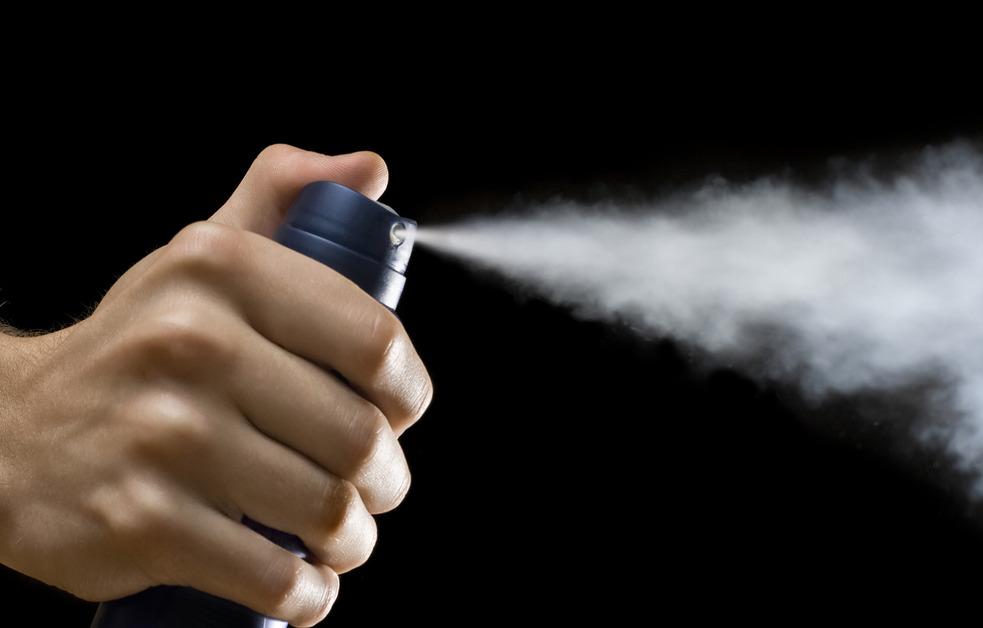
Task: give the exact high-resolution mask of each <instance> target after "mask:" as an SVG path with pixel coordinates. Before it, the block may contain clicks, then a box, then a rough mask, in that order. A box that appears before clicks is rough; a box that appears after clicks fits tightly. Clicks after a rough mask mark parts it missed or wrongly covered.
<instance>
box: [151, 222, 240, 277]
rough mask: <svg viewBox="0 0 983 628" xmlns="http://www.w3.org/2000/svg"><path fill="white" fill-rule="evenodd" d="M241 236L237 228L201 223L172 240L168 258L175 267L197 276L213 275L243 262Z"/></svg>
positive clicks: (190, 227)
mask: <svg viewBox="0 0 983 628" xmlns="http://www.w3.org/2000/svg"><path fill="white" fill-rule="evenodd" d="M241 249H242V234H241V232H240V231H239V230H238V229H236V228H235V227H230V226H228V225H224V224H221V223H217V222H210V221H207V220H199V221H197V222H193V223H191V224H190V225H188V226H186V227H184V228H183V229H181V231H179V232H178V233H177V235H175V236H174V238H172V239H171V241H170V243H169V244H168V249H167V255H168V258H169V260H170V262H171V266H172V268H176V269H179V270H181V271H184V272H186V273H190V274H194V275H195V276H202V275H206V276H211V275H214V274H215V273H222V272H227V271H229V270H231V269H234V268H236V267H237V266H238V265H239V264H240V261H241V257H242V255H241Z"/></svg>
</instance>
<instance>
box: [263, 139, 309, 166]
mask: <svg viewBox="0 0 983 628" xmlns="http://www.w3.org/2000/svg"><path fill="white" fill-rule="evenodd" d="M303 152H304V151H303V150H301V149H299V148H297V147H296V146H291V145H290V144H270V145H269V146H267V147H266V148H264V149H263V150H261V151H259V154H258V155H256V159H254V160H253V167H254V168H258V169H261V170H270V169H275V168H277V167H278V166H279V165H280V164H281V163H282V162H283V161H284V160H286V159H289V158H290V157H292V156H294V155H297V154H298V153H303Z"/></svg>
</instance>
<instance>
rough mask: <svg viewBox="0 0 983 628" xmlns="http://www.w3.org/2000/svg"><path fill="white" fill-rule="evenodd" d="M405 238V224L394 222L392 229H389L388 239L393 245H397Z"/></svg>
mask: <svg viewBox="0 0 983 628" xmlns="http://www.w3.org/2000/svg"><path fill="white" fill-rule="evenodd" d="M405 240H406V225H405V224H403V223H401V222H397V223H394V224H393V226H392V229H390V230H389V241H390V242H392V245H393V246H399V245H400V244H402V243H403V242H404V241H405Z"/></svg>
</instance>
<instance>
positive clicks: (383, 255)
mask: <svg viewBox="0 0 983 628" xmlns="http://www.w3.org/2000/svg"><path fill="white" fill-rule="evenodd" d="M415 235H416V222H414V221H413V220H410V219H409V218H403V217H401V216H400V215H399V214H397V213H396V212H395V211H394V210H393V209H392V208H390V207H388V206H386V205H384V204H382V203H380V202H378V201H374V200H372V199H370V198H369V197H367V196H365V195H364V194H361V193H359V192H356V191H355V190H352V189H351V188H348V187H345V186H344V185H341V184H340V183H335V182H333V181H317V182H315V183H310V184H308V185H307V186H306V187H304V189H303V190H301V192H300V194H299V195H298V196H297V199H296V200H295V201H294V203H293V205H291V207H290V209H289V210H288V212H287V215H286V216H285V218H284V221H283V223H282V224H281V226H280V228H279V229H278V230H277V232H276V235H275V236H274V239H275V240H276V241H278V242H280V243H281V244H284V245H286V246H288V247H290V248H292V249H294V250H296V251H298V252H300V253H303V254H304V255H307V256H309V257H312V258H314V259H316V260H318V261H320V262H321V263H323V264H326V265H327V266H330V267H331V268H333V269H334V270H336V271H338V272H339V273H341V274H342V275H344V276H345V277H347V278H348V279H350V280H351V281H353V282H354V283H355V284H357V285H358V286H359V287H360V288H362V289H363V290H365V291H366V292H368V293H369V294H370V295H372V296H373V297H375V298H376V299H377V300H378V301H379V302H381V303H382V304H383V305H385V306H386V307H388V308H389V309H391V310H395V309H396V304H397V303H398V302H399V297H400V295H401V294H402V291H403V285H404V284H405V282H406V279H405V277H404V273H405V272H406V265H407V263H408V262H409V259H410V254H411V253H412V252H413V240H414V236H415Z"/></svg>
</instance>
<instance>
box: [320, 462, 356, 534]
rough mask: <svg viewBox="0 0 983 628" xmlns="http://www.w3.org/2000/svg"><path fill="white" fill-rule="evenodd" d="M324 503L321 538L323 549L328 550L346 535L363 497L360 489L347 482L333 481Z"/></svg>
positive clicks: (328, 487) (326, 490) (329, 485)
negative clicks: (347, 527) (346, 529)
mask: <svg viewBox="0 0 983 628" xmlns="http://www.w3.org/2000/svg"><path fill="white" fill-rule="evenodd" d="M325 492H326V495H325V497H324V499H322V500H321V502H322V513H321V518H320V519H321V526H322V527H321V537H322V543H321V547H322V549H327V548H328V547H330V546H331V545H333V544H334V543H335V541H336V540H337V539H338V538H339V537H341V536H342V535H343V534H344V531H345V528H346V526H348V525H349V524H350V523H351V521H352V519H353V518H354V516H355V515H356V513H357V512H358V506H359V502H360V501H361V499H362V498H361V496H360V495H359V493H358V489H357V488H355V485H353V484H352V483H351V482H348V481H346V480H336V479H332V481H331V482H329V484H328V486H327V488H326V489H325Z"/></svg>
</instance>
